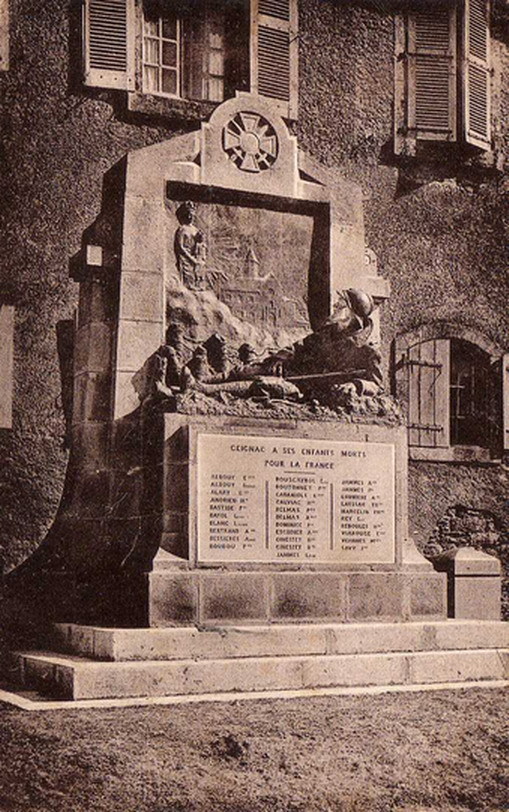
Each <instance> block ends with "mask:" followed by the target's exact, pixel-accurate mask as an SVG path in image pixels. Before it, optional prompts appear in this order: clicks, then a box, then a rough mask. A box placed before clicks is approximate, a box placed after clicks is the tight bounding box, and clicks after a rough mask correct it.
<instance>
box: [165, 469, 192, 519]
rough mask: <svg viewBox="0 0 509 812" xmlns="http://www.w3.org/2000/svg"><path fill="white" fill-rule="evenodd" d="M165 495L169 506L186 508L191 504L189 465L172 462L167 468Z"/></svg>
mask: <svg viewBox="0 0 509 812" xmlns="http://www.w3.org/2000/svg"><path fill="white" fill-rule="evenodd" d="M164 497H165V502H166V504H167V505H168V506H171V507H172V508H175V509H177V510H179V509H180V510H185V509H186V508H187V507H188V505H189V466H188V465H186V464H185V463H170V465H168V466H167V467H166V470H165V483H164Z"/></svg>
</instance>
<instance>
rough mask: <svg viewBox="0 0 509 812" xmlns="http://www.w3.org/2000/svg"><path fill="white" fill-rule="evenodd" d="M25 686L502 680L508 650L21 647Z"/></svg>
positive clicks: (71, 695) (199, 687) (126, 692)
mask: <svg viewBox="0 0 509 812" xmlns="http://www.w3.org/2000/svg"><path fill="white" fill-rule="evenodd" d="M15 656H16V660H17V664H18V674H19V681H20V683H21V684H22V685H23V687H24V688H31V689H35V690H38V691H40V692H41V693H45V694H49V695H50V696H54V697H62V698H66V699H74V700H77V699H107V698H127V697H148V696H150V697H155V696H177V695H192V694H215V693H221V694H224V693H235V692H247V691H274V690H282V691H289V690H302V689H304V690H305V689H313V688H326V687H333V686H334V687H354V686H382V685H385V686H389V685H412V684H430V683H442V682H450V683H454V682H466V681H470V680H500V679H507V678H508V677H509V649H496V648H494V649H474V650H464V649H456V650H444V651H422V652H413V653H390V654H387V653H377V654H340V655H337V654H336V655H334V654H332V655H331V654H329V655H308V656H297V657H295V656H293V657H292V656H278V657H245V658H235V659H209V660H172V661H160V660H145V661H139V662H134V661H129V662H98V661H93V660H87V659H84V658H80V657H75V656H71V655H59V656H56V655H54V654H52V653H44V652H24V653H23V652H20V653H18V654H17V655H15Z"/></svg>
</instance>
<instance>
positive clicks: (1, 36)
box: [0, 0, 9, 70]
mask: <svg viewBox="0 0 509 812" xmlns="http://www.w3.org/2000/svg"><path fill="white" fill-rule="evenodd" d="M0 70H9V0H0Z"/></svg>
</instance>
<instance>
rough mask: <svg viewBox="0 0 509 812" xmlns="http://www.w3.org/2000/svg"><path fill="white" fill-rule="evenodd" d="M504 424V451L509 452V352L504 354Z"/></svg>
mask: <svg viewBox="0 0 509 812" xmlns="http://www.w3.org/2000/svg"><path fill="white" fill-rule="evenodd" d="M502 418H503V419H502V425H503V447H504V453H505V454H508V453H509V352H506V353H505V354H504V355H503V356H502Z"/></svg>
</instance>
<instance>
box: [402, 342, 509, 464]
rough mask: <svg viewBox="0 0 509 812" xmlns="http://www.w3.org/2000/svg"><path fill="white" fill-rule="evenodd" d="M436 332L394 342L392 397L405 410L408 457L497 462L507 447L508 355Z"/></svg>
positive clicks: (508, 426)
mask: <svg viewBox="0 0 509 812" xmlns="http://www.w3.org/2000/svg"><path fill="white" fill-rule="evenodd" d="M437 332H438V333H439V336H438V335H437V336H436V337H435V336H433V328H432V327H429V326H428V327H426V328H423V329H422V330H420V331H416V332H414V333H409V334H406V335H404V336H400V337H399V338H398V339H397V340H396V341H395V353H394V381H395V393H396V396H397V397H398V399H400V400H401V401H402V402H403V403H404V404H405V406H406V411H407V418H408V444H409V448H410V456H411V457H412V458H413V459H428V460H448V461H454V460H469V459H473V460H480V461H488V460H490V459H494V458H500V457H501V456H502V453H503V450H504V447H508V446H509V431H508V429H509V425H504V413H505V422H506V423H507V420H508V418H509V371H508V363H507V358H508V356H504V355H503V353H502V352H500V351H499V350H497V349H496V348H495V347H493V346H492V345H490V344H489V343H488V342H486V341H483V340H482V339H479V338H478V337H476V336H473V335H471V334H469V333H468V332H467V331H464V333H465V332H466V333H467V335H460V334H459V331H457V334H456V335H450V336H449V337H443V329H442V330H437ZM476 338H477V341H476V340H475V339H476ZM481 343H482V345H483V346H480V344H481ZM504 405H505V408H504Z"/></svg>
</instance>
